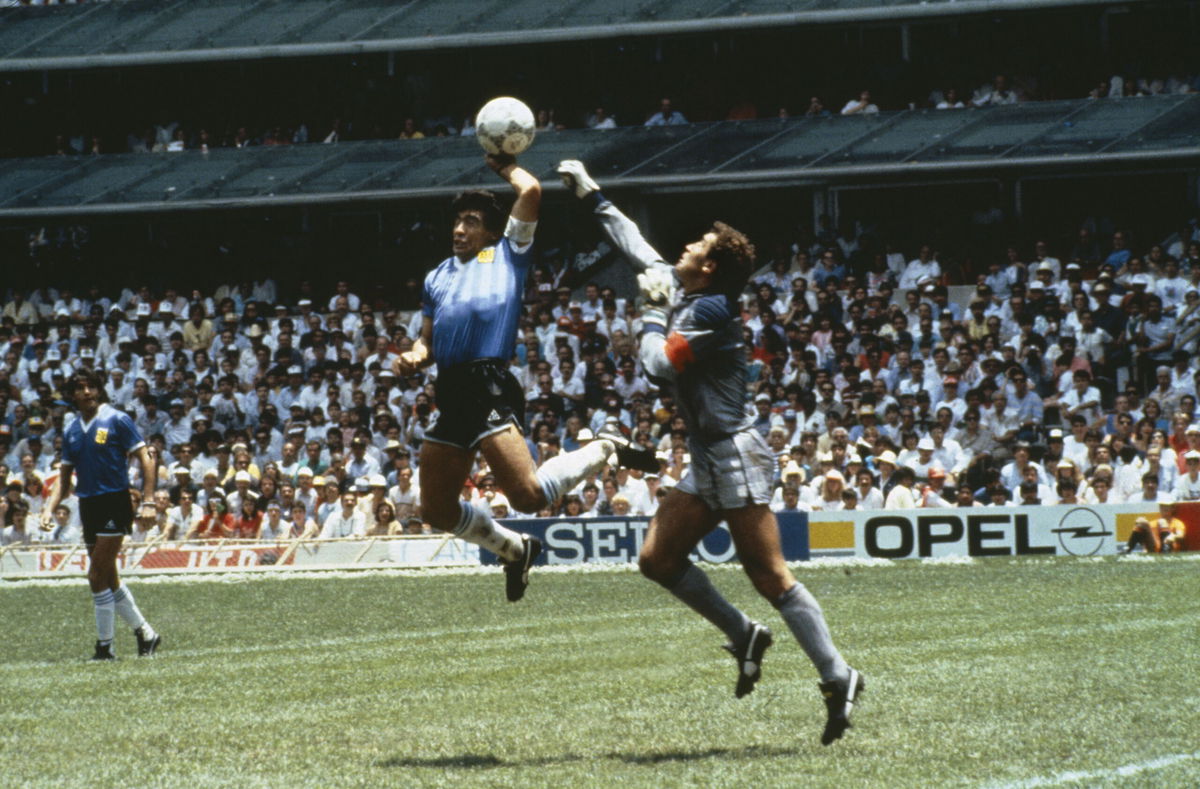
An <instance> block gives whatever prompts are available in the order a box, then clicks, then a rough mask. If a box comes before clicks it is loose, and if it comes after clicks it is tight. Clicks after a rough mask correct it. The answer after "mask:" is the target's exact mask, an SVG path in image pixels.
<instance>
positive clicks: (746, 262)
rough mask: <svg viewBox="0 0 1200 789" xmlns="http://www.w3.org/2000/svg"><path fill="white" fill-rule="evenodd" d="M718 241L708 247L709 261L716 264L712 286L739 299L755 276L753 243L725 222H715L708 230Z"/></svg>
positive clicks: (715, 240)
mask: <svg viewBox="0 0 1200 789" xmlns="http://www.w3.org/2000/svg"><path fill="white" fill-rule="evenodd" d="M709 232H710V233H712V234H713V235H715V236H716V238H715V239H714V240H713V242H712V245H711V246H710V247H709V248H708V255H707V257H708V259H709V260H711V261H712V262H714V263H716V264H717V270H716V271H715V272H714V273H713V278H712V287H713V288H714V289H715V290H718V291H720V292H721V293H727V294H729V295H731V296H737V295H738V294H739V293H741V292H742V290H743V289H744V288H745V287H746V283H747V282H749V281H750V275H751V274H753V273H754V244H752V243H750V239H749V238H747V237H746V234H745V233H742V232H740V231H738V230H735V229H733V228H732V227H730V226H729V225H727V224H725V223H724V222H713V226H712V230H710V231H709Z"/></svg>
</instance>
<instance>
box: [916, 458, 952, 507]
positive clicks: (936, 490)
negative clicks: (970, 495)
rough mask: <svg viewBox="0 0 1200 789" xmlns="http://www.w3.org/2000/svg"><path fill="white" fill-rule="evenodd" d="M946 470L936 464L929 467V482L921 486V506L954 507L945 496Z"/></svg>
mask: <svg viewBox="0 0 1200 789" xmlns="http://www.w3.org/2000/svg"><path fill="white" fill-rule="evenodd" d="M945 494H946V472H945V471H943V470H942V469H940V468H937V467H936V466H935V467H934V468H931V469H929V484H928V485H925V486H924V487H922V488H921V499H920V503H919V505H918V506H920V507H953V506H954V505H953V504H951V503H950V501H949V500H947V499H946V497H945Z"/></svg>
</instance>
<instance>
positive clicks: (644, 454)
mask: <svg viewBox="0 0 1200 789" xmlns="http://www.w3.org/2000/svg"><path fill="white" fill-rule="evenodd" d="M596 438H602V439H604V440H605V441H611V442H613V445H614V446H616V448H617V465H618V466H621V467H622V468H629V469H637V470H638V471H644V472H646V473H647V474H657V473H658V458H657V457H655V454H654V450H653V449H649V448H648V447H642V446H638V445H637V444H635V443H633V442H632V441H630V440H629V439H628V438H626V437H625V434H624V433H622V432H621V428H620V427H618V426H617V425H615V424H612V423H611V422H610V423H606V424H605V425H604V427H602V428H600V431H599V432H598V433H597V434H596Z"/></svg>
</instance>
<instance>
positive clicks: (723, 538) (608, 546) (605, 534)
mask: <svg viewBox="0 0 1200 789" xmlns="http://www.w3.org/2000/svg"><path fill="white" fill-rule="evenodd" d="M775 518H776V519H777V520H778V521H779V538H780V543H781V544H782V547H783V558H784V559H786V560H788V561H789V562H794V561H806V560H807V559H808V558H809V552H808V514H807V513H804V512H781V513H777V514H776V516H775ZM502 523H504V525H505V526H507V527H508V528H510V529H514V530H516V531H520V532H524V533H525V534H530V535H533V536H534V537H537V538H538V539H539V540H541V541H542V555H541V556H540V557H538V560H537V564H581V563H583V562H615V563H624V562H636V561H637V558H638V554H640V553H641V550H642V543H643V542H645V539H646V529H647V528H649V526H650V519H649V518H616V517H606V518H604V517H601V518H577V519H569V518H530V519H527V520H505V521H502ZM479 559H480V561H481V562H482V563H483V564H497V563H498V561H499V560H498V559H497V557H496V555H495V554H494V553H491V552H490V551H487V550H485V549H483V548H480V549H479ZM736 559H737V551H735V550H734V548H733V539H732V538H731V537H730V535H729V527H728V526H727V525H726V524H725V523H724V521H722V522H721V523H720V524H719V525H718V526H717V528H715V529H713V530H712V531H710V532H709V533H708V534H707V535H705V537H704V539H703V540H702V541H701V542H700V544H699V545H697V546H696V550H695V551H693V552H692V561H705V562H718V563H719V562H730V561H735V560H736Z"/></svg>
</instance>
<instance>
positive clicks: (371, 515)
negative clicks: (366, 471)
mask: <svg viewBox="0 0 1200 789" xmlns="http://www.w3.org/2000/svg"><path fill="white" fill-rule="evenodd" d="M366 482H367V490H366V495H361V494H360V499H359V502H358V509H359V512H361V513H362V514H363V517H364V518H365V519H366V522H367V530H368V531H370V530H371V529H373V528H374V527H375V512H376V510H377V509H378V507H379V505H380V504H382V503H383V502H386V501H388V495H387V494H388V484H387V479H385V478H384V476H383V475H382V474H378V473H377V474H371V475H370V476H368V477H366ZM392 513H393V515H394V514H395V506H394V505H393V507H392Z"/></svg>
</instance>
